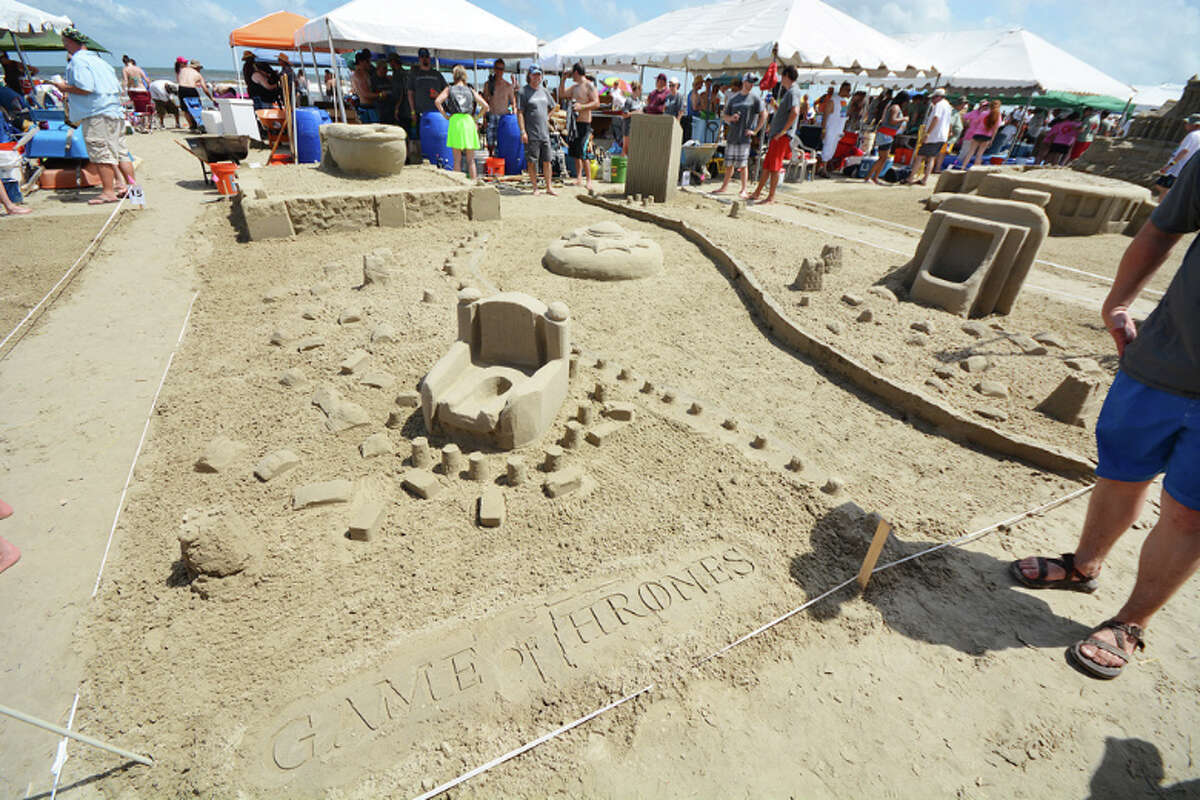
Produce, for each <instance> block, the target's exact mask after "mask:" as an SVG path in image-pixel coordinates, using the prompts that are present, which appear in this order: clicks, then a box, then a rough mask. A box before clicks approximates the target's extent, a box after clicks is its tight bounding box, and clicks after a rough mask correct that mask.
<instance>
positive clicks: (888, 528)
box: [858, 519, 892, 589]
mask: <svg viewBox="0 0 1200 800" xmlns="http://www.w3.org/2000/svg"><path fill="white" fill-rule="evenodd" d="M891 532H892V525H891V523H889V522H888V521H887V520H886V519H881V520H879V525H877V526H876V527H875V538H873V539H871V546H870V547H869V548H867V557H866V558H864V559H863V563H862V567H860V568H859V570H858V585H859V586H860V587H862V588H863V589H866V588H867V582H868V581H870V580H871V570H873V569H875V562H877V561H879V554H880V553H882V552H883V543H884V542H886V541H887V537H888V534H889V533H891Z"/></svg>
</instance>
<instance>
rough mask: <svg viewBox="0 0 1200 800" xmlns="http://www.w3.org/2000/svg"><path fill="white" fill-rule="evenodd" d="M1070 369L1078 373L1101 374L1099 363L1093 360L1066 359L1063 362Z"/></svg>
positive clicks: (1101, 369)
mask: <svg viewBox="0 0 1200 800" xmlns="http://www.w3.org/2000/svg"><path fill="white" fill-rule="evenodd" d="M1063 363H1064V364H1066V365H1067V366H1068V367H1070V368H1071V369H1075V370H1079V371H1080V372H1103V371H1104V370H1103V368H1101V366H1100V362H1098V361H1096V359H1094V358H1068V359H1067V360H1066V361H1064V362H1063Z"/></svg>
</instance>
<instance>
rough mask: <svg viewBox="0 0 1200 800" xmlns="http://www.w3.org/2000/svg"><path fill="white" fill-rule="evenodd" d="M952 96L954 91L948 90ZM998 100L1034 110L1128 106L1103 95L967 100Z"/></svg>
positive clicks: (972, 96)
mask: <svg viewBox="0 0 1200 800" xmlns="http://www.w3.org/2000/svg"><path fill="white" fill-rule="evenodd" d="M949 93H950V94H952V95H953V94H954V90H950V92H949ZM985 97H986V98H987V99H989V100H999V101H1000V102H1001V103H1003V104H1004V105H1006V106H1033V107H1034V108H1066V109H1070V110H1072V111H1082V110H1083V109H1085V108H1094V109H1096V110H1097V111H1114V112H1116V113H1118V114H1120V113H1123V112H1124V111H1125V110H1126V108H1127V107H1128V105H1129V101H1128V100H1121V99H1120V98H1118V97H1110V96H1108V95H1104V94H1075V93H1073V92H1043V93H1042V94H1038V95H1033V96H1032V97H1030V96H1028V95H1006V94H1002V93H1001V94H989V93H985V92H968V93H967V100H968V101H969V102H971V103H972V104H974V103H977V102H979V101H980V100H982V99H983V98H985Z"/></svg>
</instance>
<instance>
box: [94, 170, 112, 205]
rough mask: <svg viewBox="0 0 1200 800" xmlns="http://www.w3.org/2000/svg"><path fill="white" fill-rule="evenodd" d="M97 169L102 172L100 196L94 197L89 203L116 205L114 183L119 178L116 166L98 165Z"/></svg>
mask: <svg viewBox="0 0 1200 800" xmlns="http://www.w3.org/2000/svg"><path fill="white" fill-rule="evenodd" d="M96 169H97V170H99V172H100V196H99V197H93V198H92V199H91V200H89V201H88V203H89V204H91V205H99V204H100V203H115V202H116V201H117V194H116V192H115V191H114V190H113V183H114V181H115V180H116V176H117V168H116V166H115V165H113V164H97V165H96Z"/></svg>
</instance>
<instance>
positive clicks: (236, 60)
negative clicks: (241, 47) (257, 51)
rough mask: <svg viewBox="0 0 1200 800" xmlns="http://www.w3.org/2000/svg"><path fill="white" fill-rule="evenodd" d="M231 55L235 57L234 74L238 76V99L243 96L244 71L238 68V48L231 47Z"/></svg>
mask: <svg viewBox="0 0 1200 800" xmlns="http://www.w3.org/2000/svg"><path fill="white" fill-rule="evenodd" d="M229 55H230V56H232V57H233V74H234V75H236V76H237V87H238V97H241V96H242V70H241V69H240V68H239V67H238V59H237V47H235V46H234V45H229Z"/></svg>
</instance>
